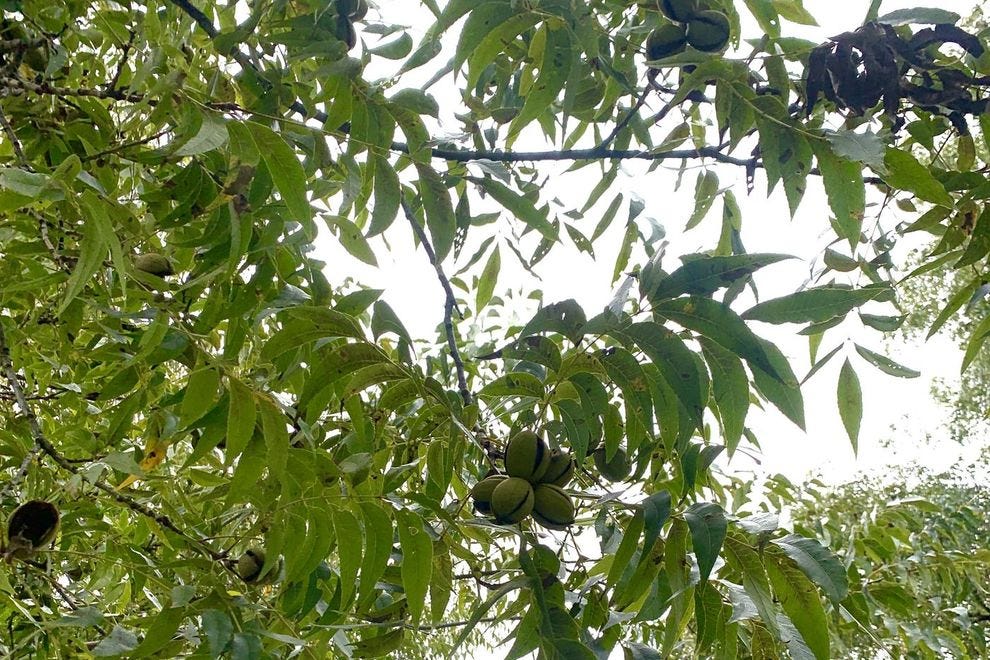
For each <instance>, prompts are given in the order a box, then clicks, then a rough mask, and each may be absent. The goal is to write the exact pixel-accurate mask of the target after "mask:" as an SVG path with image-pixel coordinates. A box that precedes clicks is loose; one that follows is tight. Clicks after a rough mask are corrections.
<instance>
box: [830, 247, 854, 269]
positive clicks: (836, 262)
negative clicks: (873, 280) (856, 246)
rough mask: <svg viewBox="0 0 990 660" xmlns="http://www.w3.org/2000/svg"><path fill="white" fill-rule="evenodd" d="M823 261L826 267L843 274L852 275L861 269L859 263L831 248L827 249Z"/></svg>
mask: <svg viewBox="0 0 990 660" xmlns="http://www.w3.org/2000/svg"><path fill="white" fill-rule="evenodd" d="M823 261H824V262H825V265H826V266H828V267H829V268H831V269H832V270H837V271H839V272H841V273H850V272H852V271H854V270H856V269H857V268H859V262H858V261H856V260H855V259H853V258H852V257H847V256H846V255H844V254H842V253H840V252H836V251H835V250H833V249H831V248H825V256H824V258H823Z"/></svg>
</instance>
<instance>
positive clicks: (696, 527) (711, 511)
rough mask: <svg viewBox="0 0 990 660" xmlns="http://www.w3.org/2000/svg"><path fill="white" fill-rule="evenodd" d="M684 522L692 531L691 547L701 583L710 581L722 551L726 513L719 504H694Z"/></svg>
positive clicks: (685, 514)
mask: <svg viewBox="0 0 990 660" xmlns="http://www.w3.org/2000/svg"><path fill="white" fill-rule="evenodd" d="M684 520H686V521H687V524H688V527H690V529H691V545H692V546H693V547H694V555H695V557H697V559H698V569H699V570H700V571H701V581H702V582H704V581H706V580H708V577H709V576H710V575H711V573H712V568H713V567H714V566H715V560H716V559H717V558H718V555H719V552H720V551H721V549H722V542H723V541H724V540H725V532H726V529H727V528H728V523H727V521H726V519H725V512H724V511H723V510H722V507H720V506H719V505H717V504H712V503H707V502H705V503H699V504H692V505H691V506H689V507H688V508H687V510H686V511H685V512H684Z"/></svg>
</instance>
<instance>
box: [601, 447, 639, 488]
mask: <svg viewBox="0 0 990 660" xmlns="http://www.w3.org/2000/svg"><path fill="white" fill-rule="evenodd" d="M591 456H592V458H593V459H594V461H595V467H597V468H598V473H599V474H601V475H602V476H603V477H605V478H606V479H608V480H609V481H623V480H625V479H626V477H628V476H629V473H630V472H632V465H630V463H629V457H627V456H626V452H625V451H623V450H622V449H621V448H620V449H616V450H615V455H614V456H612V460H607V459H606V458H605V449H604V448H602V449H597V450H595V453H594V454H592V455H591Z"/></svg>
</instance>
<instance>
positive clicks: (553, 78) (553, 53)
mask: <svg viewBox="0 0 990 660" xmlns="http://www.w3.org/2000/svg"><path fill="white" fill-rule="evenodd" d="M540 39H543V40H544V45H543V53H542V57H541V58H540V65H539V69H540V75H539V77H538V78H537V79H536V82H534V83H533V85H532V86H531V87H530V88H529V93H528V94H526V101H525V102H524V103H523V107H522V110H520V111H519V114H518V115H516V118H515V119H513V120H512V123H511V124H509V133H508V139H509V140H510V141H511V140H512V139H513V138H514V137H515V136H517V135H518V134H519V132H520V131H521V130H522V129H523V128H525V127H526V125H527V124H529V123H530V122H531V121H533V120H534V119H536V118H537V117H539V116H540V115H542V114H543V113H544V112H546V111H547V108H550V107H551V105H552V104H553V103H554V101H556V100H557V96H558V95H559V94H560V92H561V90H562V89H564V85H565V84H567V79H568V78H569V77H570V75H571V64H572V62H573V58H572V57H571V31H570V30H569V29H568V28H567V27H565V26H564V25H559V23H558V26H552V24H551V23H550V22H549V21H547V22H544V23H543V25H542V26H541V27H540V28H539V30H537V32H536V35H535V36H534V37H533V43H539V40H540ZM532 51H533V48H532V45H531V47H530V52H532Z"/></svg>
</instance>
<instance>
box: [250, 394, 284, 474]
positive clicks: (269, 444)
mask: <svg viewBox="0 0 990 660" xmlns="http://www.w3.org/2000/svg"><path fill="white" fill-rule="evenodd" d="M258 407H259V408H260V410H261V428H262V431H263V433H264V435H265V448H266V450H267V459H268V470H269V472H271V474H272V475H273V476H275V477H277V478H278V479H284V478H285V466H286V465H287V463H288V458H289V431H288V429H287V428H286V424H287V421H288V420H287V419H286V417H285V415H284V414H283V413H282V410H281V409H280V408H279V407H278V406H277V405H276V404H275V403H273V402H272V401H271V399H269V398H267V397H262V398H261V400H260V401H259V402H258Z"/></svg>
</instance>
